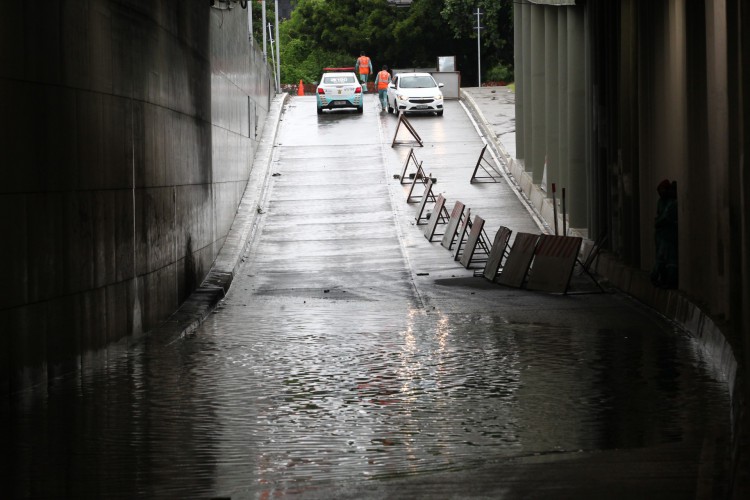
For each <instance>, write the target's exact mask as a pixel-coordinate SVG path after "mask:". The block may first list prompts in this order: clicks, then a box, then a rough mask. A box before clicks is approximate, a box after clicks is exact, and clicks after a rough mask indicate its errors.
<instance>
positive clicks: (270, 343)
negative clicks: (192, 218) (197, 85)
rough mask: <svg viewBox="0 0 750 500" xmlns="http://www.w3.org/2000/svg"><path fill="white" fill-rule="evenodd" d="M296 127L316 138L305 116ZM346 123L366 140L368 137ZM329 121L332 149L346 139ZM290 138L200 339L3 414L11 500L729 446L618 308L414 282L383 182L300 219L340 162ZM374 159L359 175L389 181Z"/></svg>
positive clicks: (721, 415) (701, 379)
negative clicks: (334, 138)
mask: <svg viewBox="0 0 750 500" xmlns="http://www.w3.org/2000/svg"><path fill="white" fill-rule="evenodd" d="M450 111H452V112H454V113H458V112H460V109H458V108H457V107H456V108H448V110H447V111H446V115H449V112H450ZM295 113H302V111H298V112H296V111H295V110H293V109H292V110H290V111H289V114H290V115H291V117H288V118H287V121H290V120H291V119H292V118H294V119H295V120H296V121H294V123H299V122H302V121H304V120H313V121H314V120H315V118H314V116H313V115H314V108H313V107H312V106H311V107H310V109H309V110H308V109H307V108H305V110H304V114H302V115H301V116H297V115H295ZM308 115H309V116H308ZM351 118H354V119H355V120H357V121H361V123H362V126H363V127H365V129H364V130H361V131H360V132H359V133H362V134H367V133H370V132H372V131H373V130H374V133H375V134H377V133H378V132H377V130H378V129H377V128H376V124H377V120H380V119H382V117H380V116H377V114H376V112H375V111H373V110H372V109H366V113H365V115H364V117H359V116H352V117H351ZM389 118H391V117H389ZM326 119H330V123H327V124H326V126H330V127H332V131H331V132H330V133H332V134H341V133H342V132H341V127H343V126H346V127H352V126H353V125H352V124H353V123H354V122H353V121H351V122H350V121H339V117H338V116H337V117H335V118H333V117H328V116H323V117H322V118H319V119H318V123H319V124H320V122H324V121H326ZM393 121H394V122H395V118H394V119H393ZM446 122H447V120H446ZM390 126H392V123H391V125H390ZM446 126H448V125H446ZM368 127H370V128H372V130H369V129H367V128H368ZM289 128H291V129H292V130H293V126H292V125H291V124H290V125H289ZM289 128H288V129H287V130H289ZM315 133H316V134H326V133H328V132H326V131H325V130H321V129H316V131H315ZM309 135H314V134H308V136H307V137H309ZM288 139H289V136H286V137H282V140H281V142H282V143H283V144H285V143H289V144H288V147H289V149H285V150H283V151H282V152H281V154H280V157H279V158H280V159H279V163H278V165H277V166H276V167H277V169H278V170H279V172H280V173H281V174H282V175H281V176H279V178H278V180H277V181H276V182H277V184H276V185H275V186H274V187H273V191H272V195H271V197H270V202H269V206H268V214H267V216H266V219H265V221H264V226H263V228H262V232H261V236H260V238H258V241H256V242H255V243H254V244H253V247H252V248H251V249H250V250H249V252H248V255H247V261H246V263H245V265H244V267H243V268H242V269H241V271H240V273H239V274H238V276H237V277H236V278H235V281H234V284H233V287H232V289H231V291H230V293H229V295H228V297H227V298H226V299H225V300H224V301H223V302H222V303H221V304H220V306H219V307H218V308H217V310H216V311H215V312H214V313H213V314H212V315H211V316H210V317H209V318H208V319H207V320H206V321H205V322H204V323H203V325H202V326H201V327H200V328H199V329H198V330H197V331H196V332H195V333H193V334H191V335H189V336H188V337H185V338H182V339H179V340H177V341H174V342H171V343H167V344H165V343H164V342H163V341H162V339H155V338H152V337H146V338H144V339H142V340H141V341H140V342H138V343H136V344H135V345H132V346H131V348H130V350H129V351H127V352H126V353H125V354H123V355H122V356H113V357H112V358H111V359H108V360H106V361H105V362H103V363H102V366H101V367H100V368H99V369H97V370H94V371H91V372H87V373H80V374H77V375H76V376H71V377H67V378H64V379H60V380H57V381H55V382H54V384H52V385H51V386H49V387H48V388H44V389H43V390H41V389H39V390H37V391H35V392H30V393H28V394H21V395H16V396H15V398H14V400H13V401H12V404H11V405H10V406H9V407H8V408H6V409H5V410H6V412H5V413H6V414H7V415H8V416H9V426H8V429H9V431H10V433H9V436H11V437H10V448H9V449H10V450H11V452H10V453H9V456H10V457H11V458H12V463H13V465H12V466H11V467H10V470H9V473H10V474H11V477H12V479H8V480H7V481H6V484H11V485H13V488H12V492H13V493H14V495H12V496H53V497H59V496H67V497H84V496H86V497H89V496H91V497H102V498H103V497H113V496H118V497H150V498H156V497H160V498H180V497H185V498H196V497H216V496H227V497H228V496H231V497H233V498H241V497H250V498H266V497H269V496H275V495H277V494H278V495H284V494H294V493H297V494H300V493H304V492H310V491H318V492H319V491H321V488H325V487H326V485H331V484H336V483H340V482H359V481H364V482H366V481H373V480H375V481H378V480H384V479H388V478H403V477H409V475H422V474H427V473H433V472H436V471H456V473H457V474H460V472H461V471H462V470H470V469H472V468H474V467H476V466H478V465H481V464H485V463H489V462H493V461H502V460H506V459H510V458H513V457H520V456H530V455H544V454H554V453H569V452H570V453H578V452H581V453H586V452H591V451H593V450H603V449H620V448H645V447H654V446H658V445H661V444H665V443H675V442H682V441H685V442H695V443H696V447H697V450H698V451H696V453H700V446H701V442H702V441H703V440H704V439H705V436H716V435H718V436H720V437H722V436H724V438H725V436H726V432H727V430H726V429H727V428H728V423H727V421H726V419H727V416H728V414H729V411H728V404H729V403H728V396H727V392H726V387H725V382H723V381H722V380H720V379H718V378H717V377H715V376H714V375H713V374H712V372H711V370H710V369H709V366H708V362H707V360H705V359H704V358H703V357H702V354H701V352H700V351H699V350H698V349H697V348H696V347H695V344H694V342H693V341H692V340H690V339H689V338H688V337H687V336H685V335H684V334H683V333H682V332H680V331H675V330H673V329H672V328H671V327H670V326H669V325H667V324H664V323H662V322H661V320H660V319H659V318H658V317H655V316H652V315H651V314H650V313H648V312H647V311H643V310H642V309H641V308H640V307H639V306H638V305H637V304H635V303H632V302H631V301H629V300H628V299H625V298H623V297H619V296H607V295H599V296H593V295H592V296H588V297H585V298H584V297H578V298H575V297H551V296H547V295H543V294H535V293H529V292H525V291H519V290H508V289H503V288H500V287H495V288H492V289H489V290H485V289H480V288H476V287H472V286H466V285H465V284H464V283H463V282H460V283H458V284H456V283H453V284H452V285H451V287H448V288H444V289H443V288H440V285H439V284H437V285H436V284H435V282H432V281H430V282H427V281H425V282H424V283H422V282H412V281H410V280H411V278H410V277H411V275H412V270H411V269H412V268H411V267H410V266H414V265H416V264H413V263H412V264H410V261H409V260H408V258H404V257H403V255H407V257H408V255H409V253H408V249H407V250H406V251H404V250H403V249H401V250H399V248H400V244H399V241H403V240H404V238H405V237H404V236H403V233H400V231H408V230H409V228H408V227H401V228H398V227H396V226H397V224H396V223H395V222H394V221H395V220H398V219H399V214H398V211H399V209H396V211H395V214H394V211H393V209H392V207H390V206H389V205H388V204H386V206H383V200H384V199H385V200H386V201H387V200H388V196H389V194H388V189H389V188H388V187H387V185H386V183H385V182H380V181H377V182H375V184H376V186H379V187H376V189H375V195H373V196H368V195H359V194H358V195H357V196H355V198H356V199H358V200H360V202H361V203H360V204H359V205H358V204H356V203H353V204H348V205H347V206H346V207H345V209H342V210H341V211H340V212H339V211H338V210H337V209H335V208H334V209H332V208H330V206H329V207H328V208H325V209H321V210H320V212H317V211H316V210H317V209H316V208H315V207H316V206H318V204H319V203H323V202H322V201H321V200H325V199H332V198H331V197H330V193H329V194H326V193H324V192H323V191H315V189H312V190H307V193H308V195H304V194H300V193H298V190H299V189H300V185H299V184H295V183H291V182H290V180H289V179H290V178H291V177H292V176H293V175H295V176H296V177H295V179H297V180H298V181H300V182H301V180H302V179H305V178H306V177H305V176H309V178H310V179H313V178H315V177H316V175H313V174H312V173H311V169H312V170H313V171H319V172H320V173H321V175H325V174H326V172H329V173H330V170H333V171H334V172H335V173H334V174H332V177H331V178H336V179H339V180H340V179H341V178H342V176H343V177H347V174H346V169H347V168H348V167H347V165H348V163H350V162H343V161H341V160H340V157H339V155H337V154H335V153H330V152H329V153H320V154H321V155H322V156H320V158H325V159H324V160H320V162H318V163H316V161H317V160H316V159H315V158H318V157H316V156H315V155H316V154H318V153H319V152H318V151H317V150H316V153H314V154H309V153H310V152H309V151H308V150H306V153H305V154H299V151H296V150H295V149H294V147H293V143H292V142H291V141H289V140H288ZM300 140H301V141H302V142H304V141H305V140H306V139H300ZM295 144H296V143H295ZM378 148H379V146H376V147H374V149H373V150H372V155H371V156H372V157H373V158H376V159H377V158H379V155H380V154H381V152H380V151H379V149H378ZM360 149H361V148H360ZM294 158H299V159H300V160H299V161H298V160H294ZM337 158H339V159H337ZM303 160H304V161H303ZM377 161H380V160H377ZM377 161H375V167H374V170H372V171H369V170H366V175H372V176H374V175H376V174H375V173H376V172H380V173H379V174H378V175H379V176H380V177H385V176H384V175H383V172H384V171H388V169H384V168H383V166H382V164H377ZM300 162H303V163H304V167H302V166H299V165H300ZM316 165H317V166H316ZM296 168H298V170H295V169H296ZM295 171H296V172H297V174H294V172H295ZM309 183H310V185H314V184H315V181H314V180H310V181H309ZM335 184H336V183H328V182H324V183H323V185H325V186H328V187H329V188H330V189H332V190H334V191H336V190H337V189H338V191H339V192H341V190H342V188H341V186H339V188H336V187H335ZM339 184H340V181H339ZM356 185H357V180H356V178H355V179H354V180H353V181H352V184H350V185H349V187H348V188H347V189H343V190H344V191H346V192H351V191H352V189H354V186H356ZM349 188H352V189H349ZM378 189H379V190H381V191H378ZM310 193H313V194H312V195H310ZM315 193H317V195H316V194H315ZM299 196H311V197H310V198H304V200H303V201H304V204H305V205H304V206H305V208H306V209H305V210H300V209H299V204H298V203H292V200H294V199H296V198H297V197H299ZM334 198H335V197H334ZM358 207H359V208H362V210H358ZM363 207H371V208H372V209H367V210H366V209H364V208H363ZM357 213H360V214H365V215H362V216H361V217H360V216H353V215H352V214H357ZM311 214H313V215H312V216H311ZM311 217H312V219H311ZM321 220H323V222H321ZM362 220H365V221H368V222H365V224H366V225H369V226H371V227H369V229H368V230H364V229H363V230H362V231H359V232H358V231H357V229H356V227H357V224H359V223H361V221H362ZM342 224H343V226H342ZM295 225H296V227H297V230H295V231H292V230H290V229H289V228H292V227H295ZM342 227H344V228H345V229H342ZM427 245H428V246H429V243H427ZM347 248H348V249H349V250H347ZM362 248H366V249H372V248H374V249H375V250H367V251H363V252H361V253H358V251H357V249H362ZM383 248H385V249H386V250H385V251H384V253H387V254H388V255H393V254H395V255H396V256H395V257H387V255H384V253H378V250H377V249H381V250H382V249H383ZM427 250H429V249H426V250H425V251H427ZM437 251H440V249H438V250H437ZM337 252H338V253H337ZM400 252H405V253H403V254H402V253H400ZM351 255H355V257H352V258H351V260H349V257H351ZM441 255H442V254H441ZM368 256H370V257H371V259H370V258H368ZM331 259H333V263H331ZM451 272H455V273H457V274H458V273H459V271H457V270H456V271H451ZM471 279H472V278H469V280H471ZM436 289H440V290H436ZM433 290H436V291H433ZM563 310H565V311H567V312H559V313H557V314H556V313H555V311H563ZM571 311H572V312H571ZM551 317H556V318H557V319H556V320H555V321H552V320H550V318H551Z"/></svg>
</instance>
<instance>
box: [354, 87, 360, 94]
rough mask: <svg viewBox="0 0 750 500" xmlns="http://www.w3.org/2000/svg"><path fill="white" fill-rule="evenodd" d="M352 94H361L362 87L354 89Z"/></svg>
mask: <svg viewBox="0 0 750 500" xmlns="http://www.w3.org/2000/svg"><path fill="white" fill-rule="evenodd" d="M354 93H355V94H361V93H362V87H357V88H356V89H354Z"/></svg>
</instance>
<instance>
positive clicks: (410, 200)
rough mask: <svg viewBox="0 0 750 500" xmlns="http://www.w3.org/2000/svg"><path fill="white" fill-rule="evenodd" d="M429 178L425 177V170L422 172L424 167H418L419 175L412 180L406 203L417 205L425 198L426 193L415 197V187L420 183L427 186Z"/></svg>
mask: <svg viewBox="0 0 750 500" xmlns="http://www.w3.org/2000/svg"><path fill="white" fill-rule="evenodd" d="M427 178H428V177H427V176H426V175H425V173H424V170H422V165H420V166H419V167H417V173H416V174H415V175H414V178H413V179H411V185H410V186H409V193H408V194H407V195H406V203H416V202H417V201H418V199H419V198H421V197H424V194H425V193H422V194H421V195H415V194H414V187H415V186H416V185H417V183H418V182H419V183H422V185H425V184H426V183H427V181H426V179H427ZM425 192H426V191H425Z"/></svg>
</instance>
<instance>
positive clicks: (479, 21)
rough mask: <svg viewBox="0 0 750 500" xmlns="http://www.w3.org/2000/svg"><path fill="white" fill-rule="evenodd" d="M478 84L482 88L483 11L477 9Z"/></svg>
mask: <svg viewBox="0 0 750 500" xmlns="http://www.w3.org/2000/svg"><path fill="white" fill-rule="evenodd" d="M476 14H477V82H478V86H479V87H481V86H482V30H483V29H484V28H483V27H482V18H481V16H482V15H483V13H482V11H480V10H479V7H477V12H476Z"/></svg>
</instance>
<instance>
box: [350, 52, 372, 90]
mask: <svg viewBox="0 0 750 500" xmlns="http://www.w3.org/2000/svg"><path fill="white" fill-rule="evenodd" d="M354 69H355V70H356V71H357V72H358V73H359V81H360V82H362V87H363V88H362V92H367V78H368V77H369V76H370V73H372V61H370V58H369V57H367V56H366V55H365V53H364V51H363V52H360V53H359V57H358V58H357V62H356V64H355V65H354Z"/></svg>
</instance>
